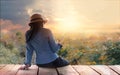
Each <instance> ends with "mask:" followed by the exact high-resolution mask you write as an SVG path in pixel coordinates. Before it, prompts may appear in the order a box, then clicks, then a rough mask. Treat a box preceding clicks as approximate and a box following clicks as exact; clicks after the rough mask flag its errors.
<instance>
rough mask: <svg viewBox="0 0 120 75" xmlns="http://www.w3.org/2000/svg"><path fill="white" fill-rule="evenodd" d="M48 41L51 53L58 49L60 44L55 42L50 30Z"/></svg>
mask: <svg viewBox="0 0 120 75" xmlns="http://www.w3.org/2000/svg"><path fill="white" fill-rule="evenodd" d="M48 42H49V46H50V48H51V50H52V51H53V53H56V52H58V51H59V50H60V46H59V45H58V44H57V43H56V42H55V39H54V37H53V34H52V32H51V31H50V30H49V36H48Z"/></svg>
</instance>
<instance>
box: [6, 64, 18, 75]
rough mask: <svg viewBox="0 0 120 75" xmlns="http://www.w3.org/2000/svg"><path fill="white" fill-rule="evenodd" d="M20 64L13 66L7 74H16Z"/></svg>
mask: <svg viewBox="0 0 120 75" xmlns="http://www.w3.org/2000/svg"><path fill="white" fill-rule="evenodd" d="M19 67H20V65H15V66H14V67H12V68H11V70H10V71H9V72H7V75H16V73H17V72H18V69H19Z"/></svg>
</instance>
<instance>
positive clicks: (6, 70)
mask: <svg viewBox="0 0 120 75" xmlns="http://www.w3.org/2000/svg"><path fill="white" fill-rule="evenodd" d="M20 66H21V65H13V64H12V65H10V64H8V65H4V64H3V65H0V75H120V65H109V66H106V65H72V66H71V65H69V66H66V67H61V68H41V67H40V68H38V67H37V66H36V65H32V66H31V67H30V68H29V70H18V68H19V67H20Z"/></svg>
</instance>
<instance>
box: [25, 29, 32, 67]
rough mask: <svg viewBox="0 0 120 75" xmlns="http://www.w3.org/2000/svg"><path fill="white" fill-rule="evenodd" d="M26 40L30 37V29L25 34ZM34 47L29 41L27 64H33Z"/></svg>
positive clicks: (27, 45)
mask: <svg viewBox="0 0 120 75" xmlns="http://www.w3.org/2000/svg"><path fill="white" fill-rule="evenodd" d="M25 37H26V40H27V39H28V31H27V32H26V34H25ZM33 50H34V48H33V47H32V45H31V44H30V43H29V42H26V57H25V65H31V60H32V55H33Z"/></svg>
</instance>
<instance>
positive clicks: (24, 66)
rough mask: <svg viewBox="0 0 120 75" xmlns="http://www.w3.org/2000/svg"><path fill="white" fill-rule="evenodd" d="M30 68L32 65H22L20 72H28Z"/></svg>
mask: <svg viewBox="0 0 120 75" xmlns="http://www.w3.org/2000/svg"><path fill="white" fill-rule="evenodd" d="M29 67H30V65H22V66H21V67H20V68H19V70H28V68H29Z"/></svg>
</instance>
